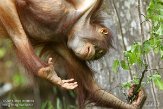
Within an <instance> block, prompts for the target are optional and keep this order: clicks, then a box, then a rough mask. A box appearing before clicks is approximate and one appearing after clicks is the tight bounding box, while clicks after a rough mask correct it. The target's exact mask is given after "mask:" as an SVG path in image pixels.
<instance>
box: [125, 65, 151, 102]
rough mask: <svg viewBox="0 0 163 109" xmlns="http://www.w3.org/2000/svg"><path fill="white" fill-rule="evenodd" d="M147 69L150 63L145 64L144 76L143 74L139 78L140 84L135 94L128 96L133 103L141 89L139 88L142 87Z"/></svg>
mask: <svg viewBox="0 0 163 109" xmlns="http://www.w3.org/2000/svg"><path fill="white" fill-rule="evenodd" d="M147 69H148V65H145V69H144V70H143V72H142V76H141V78H140V80H139V84H138V85H137V86H136V88H135V90H134V91H133V95H132V96H131V97H129V98H128V101H129V103H132V102H133V100H135V98H136V96H137V94H138V91H139V89H140V87H141V84H142V81H143V79H144V76H145V73H146V72H147V71H148V70H147Z"/></svg>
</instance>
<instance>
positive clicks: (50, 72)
mask: <svg viewBox="0 0 163 109" xmlns="http://www.w3.org/2000/svg"><path fill="white" fill-rule="evenodd" d="M38 74H39V76H40V77H42V78H45V79H47V80H49V81H50V82H51V83H53V84H56V85H58V86H60V87H61V88H64V89H69V90H72V89H75V88H76V87H77V86H78V84H77V82H74V79H68V80H62V79H61V78H60V77H58V75H57V73H56V72H55V70H54V66H53V63H52V58H49V60H48V66H47V67H45V68H41V69H40V70H39V71H38Z"/></svg>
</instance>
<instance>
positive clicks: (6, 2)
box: [0, 0, 77, 89]
mask: <svg viewBox="0 0 163 109" xmlns="http://www.w3.org/2000/svg"><path fill="white" fill-rule="evenodd" d="M0 22H1V23H2V25H3V27H4V28H5V30H6V31H7V33H8V36H9V37H10V39H11V40H12V42H13V44H14V46H15V48H16V52H17V55H18V58H19V59H20V61H21V62H22V64H23V65H24V67H25V68H26V69H27V70H28V71H29V72H31V73H33V74H35V75H37V76H39V77H42V78H45V79H47V80H49V81H50V82H52V83H53V84H57V85H59V86H61V87H63V88H66V89H74V88H76V87H77V83H76V82H72V81H73V80H72V79H70V80H61V78H60V77H58V76H57V74H56V72H55V71H54V69H53V65H52V64H51V59H49V62H48V64H46V63H44V62H42V61H41V60H40V59H39V58H38V57H37V56H36V54H35V53H34V50H33V47H32V46H31V44H30V41H29V40H28V37H27V35H26V33H25V31H24V29H23V26H22V24H21V21H20V19H19V15H18V13H17V9H16V5H15V0H0Z"/></svg>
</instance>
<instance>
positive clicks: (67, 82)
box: [62, 78, 74, 83]
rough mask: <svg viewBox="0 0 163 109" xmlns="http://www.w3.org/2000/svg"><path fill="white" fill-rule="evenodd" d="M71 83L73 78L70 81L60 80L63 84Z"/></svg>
mask: <svg viewBox="0 0 163 109" xmlns="http://www.w3.org/2000/svg"><path fill="white" fill-rule="evenodd" d="M72 81H74V79H73V78H72V79H68V80H62V82H63V83H69V82H72Z"/></svg>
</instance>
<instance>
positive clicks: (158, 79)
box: [151, 74, 163, 90]
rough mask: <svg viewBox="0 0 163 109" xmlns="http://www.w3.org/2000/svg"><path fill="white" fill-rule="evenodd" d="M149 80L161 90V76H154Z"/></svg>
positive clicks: (162, 83)
mask: <svg viewBox="0 0 163 109" xmlns="http://www.w3.org/2000/svg"><path fill="white" fill-rule="evenodd" d="M151 79H152V80H153V81H154V84H155V85H156V86H157V87H158V88H159V89H160V90H163V80H162V79H161V75H159V74H154V75H152V76H151Z"/></svg>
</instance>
